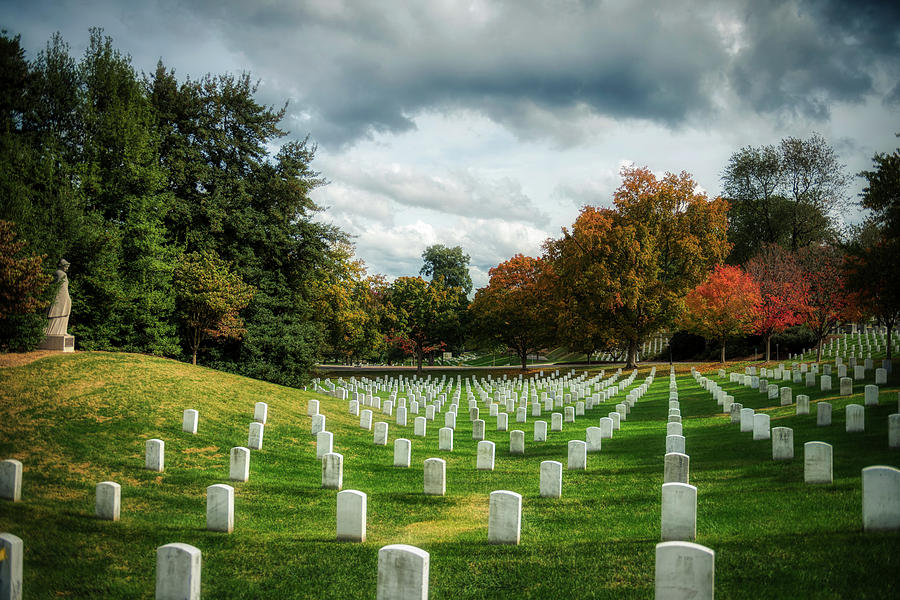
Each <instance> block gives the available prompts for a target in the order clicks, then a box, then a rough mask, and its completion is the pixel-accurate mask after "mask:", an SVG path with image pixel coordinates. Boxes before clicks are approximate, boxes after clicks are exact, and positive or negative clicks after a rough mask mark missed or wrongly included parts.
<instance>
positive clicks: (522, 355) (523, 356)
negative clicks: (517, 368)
mask: <svg viewBox="0 0 900 600" xmlns="http://www.w3.org/2000/svg"><path fill="white" fill-rule="evenodd" d="M519 358H521V359H522V370H523V371H527V370H528V349H527V348H526V349H525V350H523V351H521V352H519Z"/></svg>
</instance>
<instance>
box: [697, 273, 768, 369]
mask: <svg viewBox="0 0 900 600" xmlns="http://www.w3.org/2000/svg"><path fill="white" fill-rule="evenodd" d="M761 300H762V299H761V298H760V295H759V285H757V283H756V282H755V281H754V280H753V278H752V277H750V275H748V274H747V273H745V272H744V270H743V269H741V268H740V267H732V266H723V265H718V266H716V268H715V269H714V270H713V272H712V273H710V274H709V276H708V277H707V278H706V281H704V282H703V283H701V284H700V285H698V286H697V287H695V288H694V289H692V290H691V291H690V292H688V295H687V296H686V297H685V299H684V306H685V311H684V314H683V315H682V317H681V322H680V324H681V327H682V328H684V329H686V330H687V331H690V332H692V333H696V334H697V335H701V336H703V337H705V338H707V339H713V340H716V341H719V342H721V343H722V364H725V341H726V340H727V339H728V338H729V337H730V336H734V335H740V334H743V333H748V332H750V331H751V330H752V328H753V322H754V317H755V316H756V310H757V308H758V306H759V304H760V302H761Z"/></svg>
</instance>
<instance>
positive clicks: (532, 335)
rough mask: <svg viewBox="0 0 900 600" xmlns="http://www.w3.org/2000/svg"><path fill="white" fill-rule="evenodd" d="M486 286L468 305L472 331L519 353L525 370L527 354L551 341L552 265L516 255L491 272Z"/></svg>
mask: <svg viewBox="0 0 900 600" xmlns="http://www.w3.org/2000/svg"><path fill="white" fill-rule="evenodd" d="M489 274H490V281H489V282H488V284H487V286H485V287H483V288H481V289H479V290H478V291H477V292H475V298H474V299H473V300H472V304H471V305H469V313H470V315H471V316H472V323H473V331H474V333H475V335H476V337H479V338H481V339H482V340H483V341H487V342H500V343H501V344H504V345H505V346H506V347H507V348H509V349H510V350H512V351H513V352H515V353H516V355H517V356H518V357H519V359H520V360H521V362H522V369H526V368H528V355H529V354H530V353H532V352H537V351H538V350H540V349H541V348H543V347H544V346H545V345H546V344H547V343H548V342H549V341H550V340H551V339H552V324H551V323H552V316H551V313H552V311H551V304H550V290H549V285H548V281H549V278H550V277H552V275H551V273H550V272H549V265H547V264H546V263H545V261H543V260H542V259H540V258H532V257H530V256H523V255H522V254H516V255H515V256H513V257H512V258H510V259H509V260H507V261H506V262H502V263H500V264H499V265H497V266H496V267H494V268H493V269H491V270H490V271H489Z"/></svg>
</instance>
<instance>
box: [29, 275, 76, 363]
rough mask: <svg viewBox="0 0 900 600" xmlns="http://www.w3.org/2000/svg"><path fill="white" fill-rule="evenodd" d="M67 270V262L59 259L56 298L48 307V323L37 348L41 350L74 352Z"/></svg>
mask: <svg viewBox="0 0 900 600" xmlns="http://www.w3.org/2000/svg"><path fill="white" fill-rule="evenodd" d="M68 270H69V262H68V261H67V260H65V259H60V261H59V265H58V268H57V269H56V283H57V284H59V289H58V290H57V292H56V298H54V299H53V304H51V305H50V312H49V313H47V317H48V318H49V319H50V322H49V323H48V324H47V330H46V331H45V332H44V341H43V342H41V345H40V346H38V348H40V349H42V350H56V351H57V352H74V351H75V336H72V335H69V333H68V328H69V313H70V312H71V311H72V299H71V298H70V297H69V278H68V276H67V275H66V271H68Z"/></svg>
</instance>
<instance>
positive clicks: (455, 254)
mask: <svg viewBox="0 0 900 600" xmlns="http://www.w3.org/2000/svg"><path fill="white" fill-rule="evenodd" d="M422 260H423V261H424V263H425V264H423V265H422V269H421V270H420V271H419V274H420V275H425V276H426V277H431V278H432V279H437V278H438V277H443V278H444V285H446V286H447V287H457V288H459V289H461V290H462V293H463V294H464V295H466V296H468V295H469V293H471V292H472V277H471V276H470V275H469V255H468V254H466V253H465V252H463V249H462V247H460V246H454V247H452V248H448V247H447V246H444V245H443V244H433V245H431V246H428V247H427V248H425V251H424V252H422Z"/></svg>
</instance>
